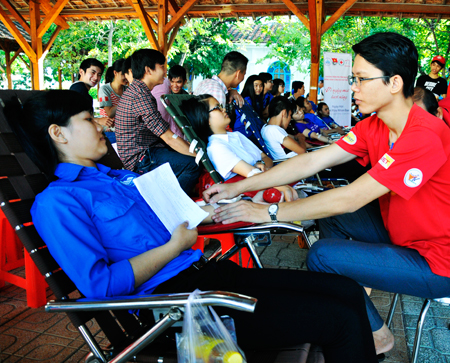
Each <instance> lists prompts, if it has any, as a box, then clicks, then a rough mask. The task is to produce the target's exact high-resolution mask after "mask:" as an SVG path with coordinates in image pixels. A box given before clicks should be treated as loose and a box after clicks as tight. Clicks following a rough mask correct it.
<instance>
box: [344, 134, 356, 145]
mask: <svg viewBox="0 0 450 363" xmlns="http://www.w3.org/2000/svg"><path fill="white" fill-rule="evenodd" d="M343 140H344V141H345V142H346V143H347V144H349V145H355V144H356V141H357V138H356V135H355V134H354V133H353V131H350V132H349V133H348V134H347V135H345V137H344V138H343Z"/></svg>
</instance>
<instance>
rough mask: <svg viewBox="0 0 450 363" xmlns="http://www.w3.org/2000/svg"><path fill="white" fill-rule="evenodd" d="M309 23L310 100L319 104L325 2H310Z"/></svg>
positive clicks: (320, 0) (316, 0)
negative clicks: (318, 87)
mask: <svg viewBox="0 0 450 363" xmlns="http://www.w3.org/2000/svg"><path fill="white" fill-rule="evenodd" d="M308 10H309V23H310V36H311V78H310V91H309V99H310V100H311V101H313V102H317V86H318V83H319V82H318V81H319V68H320V45H321V40H322V14H323V0H309V1H308Z"/></svg>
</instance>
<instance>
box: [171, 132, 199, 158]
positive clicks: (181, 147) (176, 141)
mask: <svg viewBox="0 0 450 363" xmlns="http://www.w3.org/2000/svg"><path fill="white" fill-rule="evenodd" d="M165 141H166V140H165ZM166 143H167V145H169V146H170V147H171V148H172V149H174V150H175V151H178V152H179V153H180V154H184V155H188V156H192V157H195V155H196V154H195V153H194V154H193V153H191V152H189V144H188V143H187V142H186V141H185V140H183V139H182V138H181V137H177V138H173V137H172V138H170V139H168V140H167V141H166Z"/></svg>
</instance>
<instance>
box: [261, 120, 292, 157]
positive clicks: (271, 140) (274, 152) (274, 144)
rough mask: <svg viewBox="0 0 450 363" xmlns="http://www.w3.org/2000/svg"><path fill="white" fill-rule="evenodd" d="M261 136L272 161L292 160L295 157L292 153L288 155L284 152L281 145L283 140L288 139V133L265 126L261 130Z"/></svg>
mask: <svg viewBox="0 0 450 363" xmlns="http://www.w3.org/2000/svg"><path fill="white" fill-rule="evenodd" d="M261 136H262V137H263V139H264V142H265V143H266V146H267V148H268V149H269V152H270V155H271V156H272V158H273V159H274V160H278V159H286V158H292V157H294V156H295V155H297V153H295V152H293V151H291V152H290V153H289V154H286V153H285V152H284V149H283V147H282V146H281V144H283V141H284V138H285V137H288V133H287V132H286V130H284V129H283V128H282V127H280V126H277V125H269V124H266V125H264V126H263V128H262V129H261Z"/></svg>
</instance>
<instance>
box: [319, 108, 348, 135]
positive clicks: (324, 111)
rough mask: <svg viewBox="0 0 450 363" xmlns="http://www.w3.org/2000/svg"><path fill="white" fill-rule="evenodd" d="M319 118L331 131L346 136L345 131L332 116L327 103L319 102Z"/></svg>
mask: <svg viewBox="0 0 450 363" xmlns="http://www.w3.org/2000/svg"><path fill="white" fill-rule="evenodd" d="M316 113H317V116H319V118H320V119H321V120H322V121H323V122H324V123H325V124H326V125H327V126H328V127H329V128H330V129H331V130H333V132H335V133H337V134H340V135H345V131H344V130H342V127H341V126H339V125H338V124H337V123H336V121H334V119H333V118H332V117H331V116H330V108H329V107H328V105H327V104H326V103H325V102H319V104H318V105H317V112H316Z"/></svg>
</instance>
